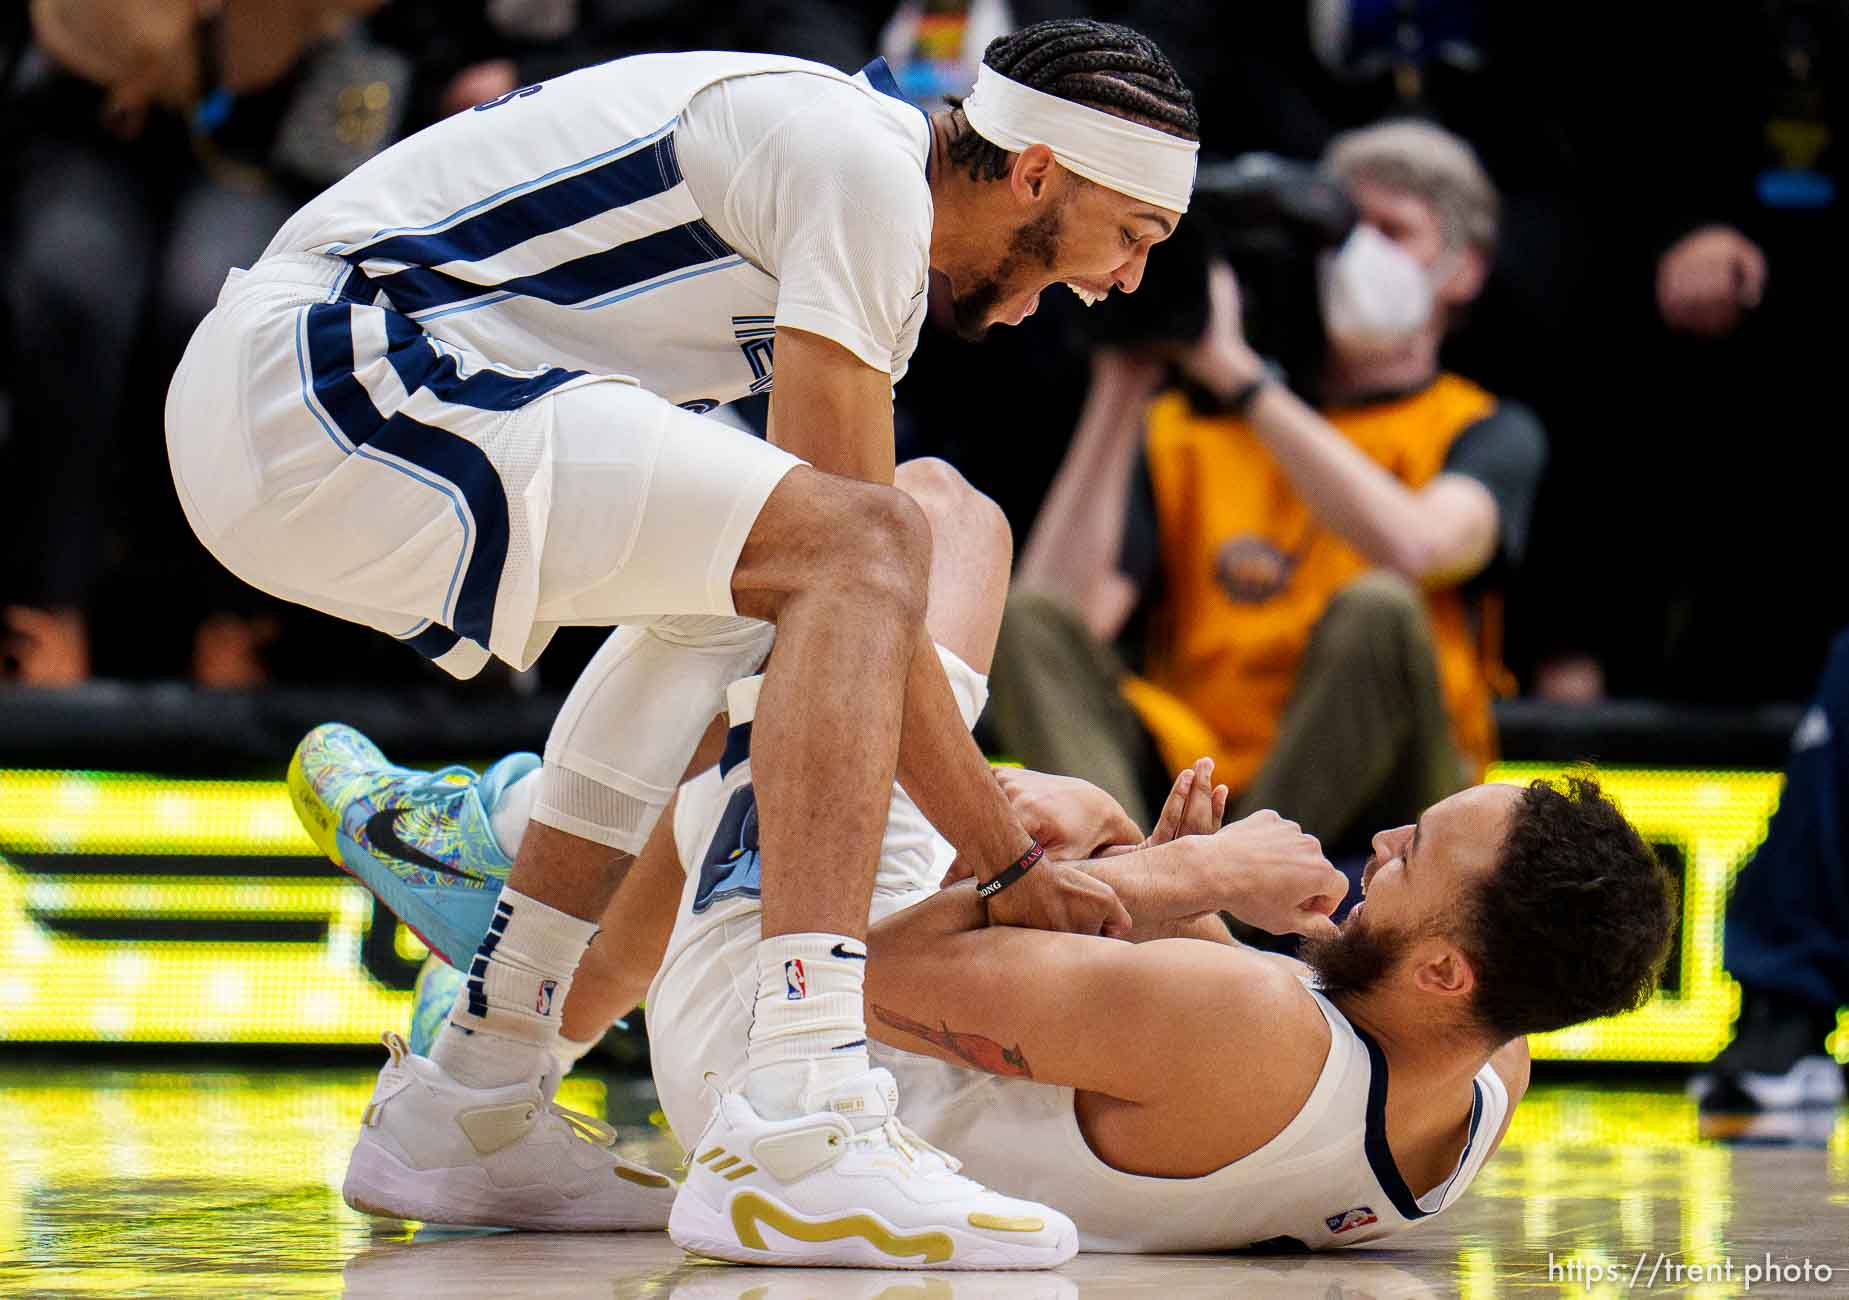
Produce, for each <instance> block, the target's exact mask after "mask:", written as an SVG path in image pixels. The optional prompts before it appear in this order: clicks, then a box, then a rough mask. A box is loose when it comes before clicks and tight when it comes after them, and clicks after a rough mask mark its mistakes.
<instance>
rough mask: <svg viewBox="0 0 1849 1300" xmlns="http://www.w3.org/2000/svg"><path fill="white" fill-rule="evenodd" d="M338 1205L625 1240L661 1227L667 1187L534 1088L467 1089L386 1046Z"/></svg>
mask: <svg viewBox="0 0 1849 1300" xmlns="http://www.w3.org/2000/svg"><path fill="white" fill-rule="evenodd" d="M385 1049H386V1051H388V1052H389V1053H391V1059H390V1060H388V1061H387V1062H386V1063H385V1068H384V1069H382V1070H380V1071H379V1082H378V1084H377V1086H376V1087H374V1089H373V1092H372V1102H371V1104H370V1105H368V1106H367V1107H366V1114H365V1117H364V1119H363V1120H362V1122H361V1125H360V1138H359V1142H358V1143H357V1144H356V1145H355V1146H354V1148H353V1159H352V1160H351V1162H350V1163H349V1164H348V1165H347V1181H346V1184H345V1186H344V1187H342V1188H341V1196H342V1197H343V1199H345V1201H346V1202H347V1204H348V1205H350V1206H352V1207H353V1208H354V1209H356V1210H358V1211H360V1212H361V1213H363V1214H377V1215H382V1216H384V1217H385V1218H389V1219H417V1220H421V1221H422V1222H425V1223H440V1224H453V1225H457V1226H466V1227H480V1228H528V1229H534V1230H539V1231H553V1232H622V1231H626V1230H630V1229H642V1230H647V1229H655V1228H661V1227H664V1226H665V1225H666V1224H667V1221H668V1211H669V1209H670V1207H672V1205H673V1203H674V1184H673V1183H672V1182H670V1181H669V1180H668V1179H667V1178H665V1177H663V1176H662V1175H661V1174H658V1173H656V1172H655V1171H654V1170H652V1169H647V1168H644V1167H643V1166H641V1165H638V1164H634V1163H632V1162H631V1161H628V1160H625V1159H623V1158H622V1157H621V1156H619V1155H617V1154H616V1152H615V1151H614V1150H612V1147H613V1146H614V1145H615V1142H616V1131H615V1130H614V1129H612V1128H611V1127H610V1126H609V1125H607V1124H605V1123H604V1122H603V1121H602V1120H597V1119H593V1118H591V1117H590V1116H589V1115H580V1114H579V1113H578V1112H577V1111H574V1110H567V1109H565V1108H564V1107H563V1106H560V1105H559V1104H558V1103H556V1102H555V1101H553V1100H552V1097H553V1094H554V1093H555V1092H557V1090H558V1085H559V1071H558V1067H557V1066H556V1065H554V1066H553V1067H552V1068H550V1069H549V1070H548V1071H547V1072H546V1074H545V1075H544V1076H543V1077H541V1078H540V1079H538V1080H535V1081H531V1082H524V1083H516V1084H511V1085H509V1086H508V1087H505V1088H465V1087H464V1086H463V1085H462V1084H460V1083H458V1082H456V1080H454V1079H452V1078H451V1077H450V1076H449V1075H448V1074H447V1073H446V1072H445V1071H444V1070H443V1068H442V1067H441V1066H439V1065H438V1064H437V1063H436V1062H435V1061H432V1060H429V1059H427V1058H425V1057H422V1056H413V1055H411V1054H410V1052H409V1051H408V1050H407V1049H406V1048H405V1044H404V1040H403V1039H402V1038H400V1037H399V1036H398V1035H397V1034H387V1035H385Z"/></svg>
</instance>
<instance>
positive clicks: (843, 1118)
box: [668, 1070, 1079, 1269]
mask: <svg viewBox="0 0 1849 1300" xmlns="http://www.w3.org/2000/svg"><path fill="white" fill-rule="evenodd" d="M898 1104H899V1090H898V1086H897V1085H896V1084H895V1083H894V1082H893V1078H892V1075H891V1074H889V1073H888V1072H886V1071H885V1070H870V1071H868V1072H867V1073H866V1074H863V1075H860V1076H859V1077H858V1078H856V1079H854V1080H852V1081H851V1082H849V1083H848V1084H845V1085H843V1086H842V1087H840V1088H837V1089H836V1090H835V1091H834V1092H832V1093H830V1094H829V1095H828V1096H827V1098H826V1099H825V1101H824V1105H825V1106H826V1109H824V1110H822V1111H820V1112H818V1113H816V1114H812V1115H803V1116H800V1117H799V1118H797V1119H789V1120H767V1119H764V1118H762V1117H760V1116H759V1115H758V1113H757V1112H756V1111H755V1110H753V1109H752V1106H751V1103H750V1102H749V1101H747V1100H746V1099H745V1096H744V1094H743V1093H742V1092H728V1093H725V1094H724V1095H722V1096H721V1097H720V1098H719V1105H718V1107H717V1108H716V1109H715V1110H714V1112H713V1118H712V1120H711V1121H710V1122H709V1123H708V1124H707V1126H706V1131H705V1132H704V1133H702V1134H701V1135H700V1140H699V1142H698V1143H697V1144H696V1145H695V1146H694V1147H693V1148H692V1149H690V1150H689V1152H688V1167H687V1181H686V1182H685V1183H684V1184H683V1185H682V1186H681V1190H680V1194H679V1195H678V1196H677V1197H675V1200H674V1213H673V1215H672V1216H671V1217H670V1218H669V1220H668V1235H669V1236H670V1237H672V1238H673V1239H674V1242H675V1244H676V1245H678V1246H680V1247H681V1248H682V1249H684V1250H687V1251H691V1252H692V1253H694V1254H696V1255H707V1256H711V1257H713V1258H715V1259H729V1260H734V1261H736V1262H738V1263H742V1264H792V1265H804V1266H811V1267H813V1266H834V1267H845V1268H922V1269H962V1268H982V1269H998V1268H1053V1267H1056V1266H1058V1265H1060V1264H1063V1263H1065V1262H1066V1261H1067V1260H1068V1259H1071V1258H1072V1256H1073V1255H1074V1254H1075V1253H1076V1252H1077V1250H1078V1248H1079V1234H1078V1229H1076V1228H1074V1227H1073V1226H1072V1220H1070V1219H1068V1218H1067V1217H1066V1216H1065V1215H1063V1214H1061V1213H1060V1212H1059V1211H1057V1210H1053V1209H1049V1208H1047V1207H1046V1206H1044V1205H1037V1204H1035V1203H1034V1202H1032V1201H1017V1200H1014V1199H1013V1198H1011V1197H1007V1196H1002V1195H1000V1194H998V1193H996V1192H992V1191H990V1190H989V1189H988V1188H986V1187H983V1186H982V1185H981V1184H980V1183H976V1182H973V1181H971V1180H970V1179H968V1178H964V1177H963V1176H962V1175H961V1174H959V1173H957V1170H958V1168H959V1167H960V1166H959V1165H958V1163H957V1161H956V1160H954V1159H953V1158H951V1157H950V1156H947V1155H945V1154H944V1153H943V1152H941V1151H939V1150H937V1149H936V1148H934V1147H932V1146H931V1145H929V1144H928V1143H926V1142H925V1141H923V1140H922V1139H921V1138H919V1137H918V1136H917V1135H916V1134H915V1133H913V1132H912V1131H911V1130H909V1129H907V1128H906V1127H905V1126H904V1125H903V1124H901V1123H900V1122H899V1119H898V1115H897V1111H898ZM850 1117H851V1118H850Z"/></svg>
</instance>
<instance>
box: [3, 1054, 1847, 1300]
mask: <svg viewBox="0 0 1849 1300" xmlns="http://www.w3.org/2000/svg"><path fill="white" fill-rule="evenodd" d="M371 1083H372V1075H371V1073H370V1072H369V1071H363V1070H357V1069H341V1070H316V1071H304V1072H299V1073H280V1072H257V1073H234V1072H227V1071H205V1072H197V1073H183V1072H172V1073H157V1072H152V1071H125V1070H119V1069H108V1068H102V1067H99V1068H95V1069H81V1068H73V1067H59V1068H57V1069H33V1068H29V1067H19V1066H13V1067H9V1068H8V1069H6V1070H4V1071H0V1105H3V1107H4V1109H3V1110H0V1114H4V1116H5V1121H6V1141H5V1142H4V1143H0V1294H5V1295H15V1294H21V1295H38V1296H72V1297H76V1296H103V1295H109V1296H125V1295H146V1296H160V1297H174V1298H175V1300H182V1298H186V1297H204V1296H213V1297H217V1296H227V1297H229V1296H324V1295H325V1296H334V1295H345V1296H351V1297H379V1298H381V1300H383V1298H385V1297H390V1298H391V1300H407V1298H409V1297H419V1296H425V1295H430V1296H441V1297H444V1298H445V1300H469V1298H470V1297H483V1298H484V1300H486V1298H489V1297H492V1298H493V1300H507V1298H508V1297H513V1296H547V1297H552V1296H557V1297H576V1296H587V1297H588V1296H596V1297H603V1298H606V1300H608V1298H612V1297H615V1298H618V1300H620V1298H622V1297H631V1296H634V1297H642V1296H649V1297H670V1296H671V1297H676V1298H677V1300H688V1298H691V1297H700V1298H701V1300H707V1298H713V1300H717V1298H718V1297H725V1298H726V1300H799V1298H803V1297H824V1298H829V1300H832V1298H835V1297H855V1298H861V1297H864V1298H865V1300H876V1298H877V1300H965V1298H968V1300H989V1298H991V1297H994V1298H996V1300H1013V1298H1016V1297H1018V1298H1020V1300H1027V1298H1029V1297H1035V1298H1039V1297H1044V1298H1046V1300H1056V1298H1059V1297H1068V1296H1072V1297H1077V1296H1086V1297H1093V1296H1096V1297H1107V1296H1147V1297H1161V1300H1180V1298H1182V1297H1196V1296H1199V1297H1206V1296H1225V1295H1251V1296H1262V1297H1284V1298H1289V1297H1304V1298H1305V1300H1342V1298H1353V1297H1373V1298H1374V1300H1387V1298H1388V1297H1413V1296H1417V1297H1428V1296H1429V1297H1448V1296H1464V1297H1471V1298H1473V1300H1474V1298H1476V1297H1489V1296H1495V1295H1499V1294H1502V1293H1504V1292H1506V1291H1512V1290H1517V1289H1521V1290H1526V1291H1532V1292H1536V1293H1542V1294H1552V1295H1562V1296H1565V1295H1580V1296H1583V1295H1588V1294H1590V1295H1594V1296H1597V1295H1605V1296H1617V1295H1632V1294H1652V1295H1686V1296H1716V1297H1718V1296H1734V1295H1740V1294H1745V1293H1746V1290H1745V1285H1744V1283H1745V1280H1746V1277H1747V1272H1746V1271H1747V1269H1748V1268H1749V1267H1756V1268H1757V1269H1758V1270H1759V1273H1758V1279H1759V1280H1757V1281H1755V1283H1754V1285H1753V1286H1752V1289H1751V1292H1750V1294H1752V1295H1755V1296H1759V1295H1811V1296H1823V1295H1842V1294H1849V1110H1843V1111H1839V1112H1834V1113H1832V1112H1822V1113H1815V1114H1812V1115H1809V1116H1806V1117H1803V1118H1801V1119H1796V1120H1790V1119H1788V1120H1780V1121H1775V1122H1771V1123H1769V1124H1763V1125H1761V1126H1758V1127H1757V1128H1756V1129H1744V1130H1743V1129H1740V1128H1739V1127H1737V1126H1736V1127H1735V1128H1734V1129H1732V1130H1730V1131H1728V1132H1726V1133H1725V1134H1724V1135H1723V1136H1726V1137H1727V1138H1729V1139H1730V1141H1727V1142H1721V1141H1716V1140H1708V1139H1704V1137H1703V1136H1702V1131H1701V1129H1700V1127H1699V1125H1698V1120H1697V1116H1696V1114H1695V1110H1694V1107H1693V1106H1692V1105H1691V1104H1689V1103H1688V1102H1687V1101H1686V1100H1684V1099H1683V1098H1682V1097H1681V1096H1680V1095H1679V1094H1677V1093H1675V1092H1673V1091H1662V1090H1629V1089H1626V1090H1618V1089H1595V1088H1589V1087H1584V1086H1565V1085H1548V1084H1542V1085H1539V1086H1538V1087H1537V1088H1536V1090H1535V1091H1534V1092H1533V1093H1532V1094H1531V1095H1530V1098H1529V1100H1528V1101H1527V1102H1526V1103H1525V1104H1524V1105H1523V1106H1522V1107H1521V1109H1520V1110H1519V1111H1518V1112H1517V1116H1516V1121H1515V1124H1514V1126H1513V1128H1512V1130H1511V1132H1510V1134H1509V1139H1508V1142H1507V1144H1506V1146H1505V1148H1504V1150H1503V1152H1502V1153H1501V1154H1499V1155H1498V1156H1497V1157H1496V1159H1495V1160H1494V1161H1492V1162H1491V1164H1490V1165H1489V1167H1488V1168H1487V1169H1486V1170H1485V1172H1484V1173H1483V1175H1482V1176H1481V1177H1480V1178H1479V1179H1478V1180H1477V1183H1476V1186H1475V1187H1474V1188H1473V1189H1472V1191H1471V1193H1470V1195H1469V1196H1467V1197H1466V1198H1465V1199H1464V1201H1463V1202H1462V1203H1461V1204H1460V1205H1459V1206H1458V1208H1457V1209H1456V1210H1455V1211H1453V1212H1451V1213H1448V1214H1446V1215H1445V1216H1444V1217H1442V1218H1441V1219H1439V1220H1438V1221H1437V1222H1436V1223H1433V1224H1428V1225H1426V1226H1425V1227H1423V1228H1419V1229H1416V1230H1414V1231H1412V1232H1409V1233H1408V1234H1406V1235H1405V1236H1404V1237H1402V1238H1400V1239H1398V1240H1399V1242H1401V1243H1402V1244H1400V1245H1398V1246H1397V1247H1395V1248H1382V1249H1376V1250H1371V1251H1359V1252H1345V1253H1339V1254H1334V1255H1319V1256H1314V1257H1279V1256H1272V1257H1265V1258H1250V1257H1238V1256H1235V1257H1199V1256H1194V1257H1161V1258H1150V1257H1122V1256H1106V1255H1087V1256H1080V1257H1079V1258H1078V1259H1077V1260H1075V1261H1074V1262H1073V1263H1072V1264H1070V1265H1068V1266H1067V1267H1066V1268H1065V1269H1063V1270H1061V1271H1060V1272H1059V1273H1057V1274H1052V1275H1048V1274H1021V1275H1008V1274H932V1275H922V1274H907V1273H860V1272H850V1271H782V1270H761V1269H745V1268H736V1267H732V1266H728V1265H716V1264H706V1263H701V1262H697V1261H692V1260H689V1259H688V1258H687V1257H685V1256H684V1255H682V1254H681V1252H680V1251H679V1250H677V1249H675V1247H674V1246H673V1245H672V1243H670V1242H669V1241H668V1240H667V1238H666V1237H665V1236H662V1235H660V1234H649V1235H644V1236H629V1237H623V1236H538V1235H520V1234H503V1233H477V1234H467V1233H442V1232H435V1231H431V1230H429V1229H424V1230H419V1231H415V1232H413V1231H412V1230H411V1229H410V1228H409V1227H407V1226H406V1225H402V1224H392V1223H385V1222H382V1221H372V1220H368V1219H366V1218H365V1217H363V1216H361V1215H357V1214H354V1213H353V1212H352V1211H350V1210H348V1209H347V1208H346V1207H345V1206H344V1205H342V1204H341V1201H340V1194H339V1187H340V1180H341V1177H342V1175H343V1173H344V1171H345V1163H346V1157H347V1152H348V1148H349V1146H350V1144H351V1141H352V1136H353V1130H354V1125H355V1123H356V1122H357V1118H358V1116H359V1113H360V1111H361V1110H362V1109H363V1108H364V1106H365V1102H366V1098H367V1096H368V1093H369V1091H370V1088H371ZM560 1100H561V1102H563V1103H564V1104H565V1105H568V1106H571V1107H573V1108H574V1109H579V1110H585V1111H589V1112H590V1113H593V1114H607V1115H608V1116H609V1118H610V1119H611V1121H612V1122H613V1123H615V1124H617V1125H618V1126H619V1129H620V1131H621V1133H622V1149H623V1151H624V1153H625V1154H627V1155H630V1156H633V1157H635V1158H638V1159H642V1160H649V1161H653V1162H656V1163H657V1165H658V1166H660V1165H671V1164H673V1163H675V1162H676V1161H677V1160H678V1159H679V1154H680V1153H679V1151H678V1149H676V1148H675V1147H674V1145H673V1142H672V1139H671V1138H669V1137H668V1136H667V1135H666V1134H664V1133H662V1132H660V1131H659V1130H657V1129H655V1128H653V1127H651V1126H650V1124H649V1123H648V1113H649V1111H650V1110H651V1108H652V1099H651V1097H650V1095H649V1094H648V1093H647V1091H646V1090H645V1089H644V1088H643V1087H641V1086H640V1085H637V1084H634V1083H632V1082H629V1081H624V1080H615V1081H612V1082H610V1083H609V1084H608V1085H606V1084H605V1083H603V1082H602V1081H599V1080H597V1079H595V1078H587V1079H574V1080H572V1081H570V1082H569V1083H568V1084H567V1087H566V1091H565V1092H564V1093H563V1094H562V1095H561V1097H560ZM1771 1269H1777V1270H1778V1272H1777V1274H1776V1276H1777V1278H1778V1280H1777V1281H1776V1282H1774V1281H1771V1280H1768V1272H1769V1270H1771ZM1800 1269H1803V1270H1805V1271H1804V1272H1798V1271H1795V1270H1800ZM1729 1270H1731V1280H1730V1275H1729ZM1824 1270H1833V1276H1832V1275H1830V1274H1826V1273H1825V1271H1824ZM1634 1271H1635V1277H1634V1280H1633V1273H1634ZM1653 1274H1654V1280H1652V1275H1653ZM1806 1278H1808V1279H1809V1280H1808V1281H1806V1280H1805V1279H1806Z"/></svg>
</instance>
